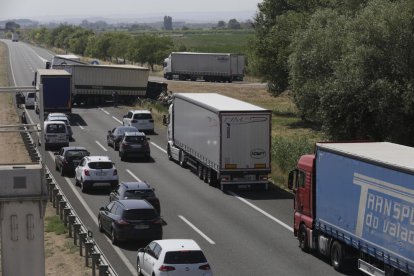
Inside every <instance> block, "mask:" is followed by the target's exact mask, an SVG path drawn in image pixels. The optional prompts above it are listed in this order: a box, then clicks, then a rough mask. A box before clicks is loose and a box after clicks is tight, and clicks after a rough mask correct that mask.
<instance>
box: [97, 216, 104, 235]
mask: <svg viewBox="0 0 414 276" xmlns="http://www.w3.org/2000/svg"><path fill="white" fill-rule="evenodd" d="M98 228H99V232H101V233H103V232H104V229H103V227H102V221H101V217H98Z"/></svg>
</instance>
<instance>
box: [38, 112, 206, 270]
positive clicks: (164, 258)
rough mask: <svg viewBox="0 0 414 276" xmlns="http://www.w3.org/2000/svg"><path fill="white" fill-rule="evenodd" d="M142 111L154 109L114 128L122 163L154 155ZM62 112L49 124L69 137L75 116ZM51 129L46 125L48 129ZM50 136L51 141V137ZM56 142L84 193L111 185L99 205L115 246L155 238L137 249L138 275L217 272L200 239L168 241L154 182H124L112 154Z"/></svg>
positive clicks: (59, 159) (64, 171)
mask: <svg viewBox="0 0 414 276" xmlns="http://www.w3.org/2000/svg"><path fill="white" fill-rule="evenodd" d="M128 114H129V113H128ZM136 114H141V115H140V116H142V114H148V113H147V112H134V111H132V118H135V119H133V120H130V121H129V122H128V123H125V122H124V125H123V126H118V127H115V128H114V129H112V130H109V131H108V134H107V144H108V146H112V147H113V148H114V150H115V151H117V150H118V151H119V156H120V158H121V160H122V161H123V160H125V159H126V158H127V157H134V156H137V157H144V158H145V159H147V160H148V159H150V158H151V154H150V147H149V143H148V140H149V138H148V137H146V134H145V133H144V132H141V131H139V130H141V129H140V128H137V127H136V125H137V122H135V121H134V120H136V121H139V119H138V117H139V116H135V115H136ZM149 114H150V113H149ZM62 115H64V114H53V113H51V114H49V116H48V118H47V119H46V121H45V125H46V126H49V125H50V126H52V125H54V126H59V129H60V130H62V133H63V134H62V135H61V136H62V137H61V138H62V140H63V139H64V137H66V138H67V139H69V135H68V128H67V126H68V125H69V126H70V124H69V119H68V118H67V117H66V116H65V117H63V116H62ZM143 117H145V118H146V119H145V121H146V123H147V126H146V127H145V130H146V131H150V132H154V126H153V120H152V117H150V118H151V119H147V118H149V117H148V115H145V116H143ZM124 119H125V118H124ZM149 120H151V121H152V122H150V121H149ZM151 123H152V126H151ZM141 126H142V124H141ZM49 128H50V127H48V128H46V127H45V133H46V132H47V130H48V129H49ZM138 129H139V130H138ZM55 134H57V133H55ZM47 137H48V141H49V142H51V140H50V139H51V138H50V137H49V136H47ZM53 137H56V135H54V136H53ZM45 138H46V137H45ZM45 141H46V139H45ZM53 145H54V146H62V145H63V147H62V148H60V150H59V152H57V153H55V169H56V170H57V171H59V172H60V174H61V175H62V176H67V175H74V178H75V183H76V185H78V186H80V188H81V191H82V192H89V191H91V190H92V189H93V188H97V187H109V188H110V190H111V192H110V194H109V203H108V204H107V205H106V206H105V207H101V208H100V209H99V214H98V227H99V231H100V232H102V233H106V234H108V235H109V236H110V239H111V241H112V243H113V244H114V245H115V244H118V243H120V242H122V241H150V243H149V244H148V245H147V246H145V248H141V249H139V251H138V253H137V266H136V267H137V272H138V275H205V276H209V275H212V271H211V268H210V265H209V263H208V261H207V259H206V258H205V256H204V254H203V252H202V250H201V248H200V247H199V246H198V244H197V243H196V242H195V241H193V240H187V239H166V240H162V238H163V229H162V227H163V224H164V222H163V220H162V218H161V216H160V213H161V206H160V200H159V198H158V197H157V196H156V194H155V189H154V188H152V187H151V186H150V185H149V183H147V182H145V181H134V182H125V181H122V182H120V183H119V175H118V171H117V169H116V167H115V163H114V162H112V160H111V159H110V158H109V157H108V156H91V155H90V152H89V151H88V150H87V149H86V148H84V147H80V146H69V141H68V140H67V141H66V140H65V141H64V142H62V144H58V143H56V144H53Z"/></svg>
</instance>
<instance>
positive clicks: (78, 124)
mask: <svg viewBox="0 0 414 276" xmlns="http://www.w3.org/2000/svg"><path fill="white" fill-rule="evenodd" d="M76 124H77V125H78V126H79V127H80V128H81V129H85V128H84V127H83V126H81V124H79V122H76Z"/></svg>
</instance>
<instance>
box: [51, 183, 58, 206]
mask: <svg viewBox="0 0 414 276" xmlns="http://www.w3.org/2000/svg"><path fill="white" fill-rule="evenodd" d="M58 193H59V189H58V188H56V187H55V188H54V189H53V195H52V203H53V208H56V195H57V194H58Z"/></svg>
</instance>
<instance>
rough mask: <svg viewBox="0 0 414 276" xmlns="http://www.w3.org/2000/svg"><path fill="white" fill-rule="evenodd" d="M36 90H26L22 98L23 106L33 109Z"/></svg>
mask: <svg viewBox="0 0 414 276" xmlns="http://www.w3.org/2000/svg"><path fill="white" fill-rule="evenodd" d="M35 100H36V92H27V93H26V97H25V100H24V106H25V107H26V108H31V109H33V108H34V107H35Z"/></svg>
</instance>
